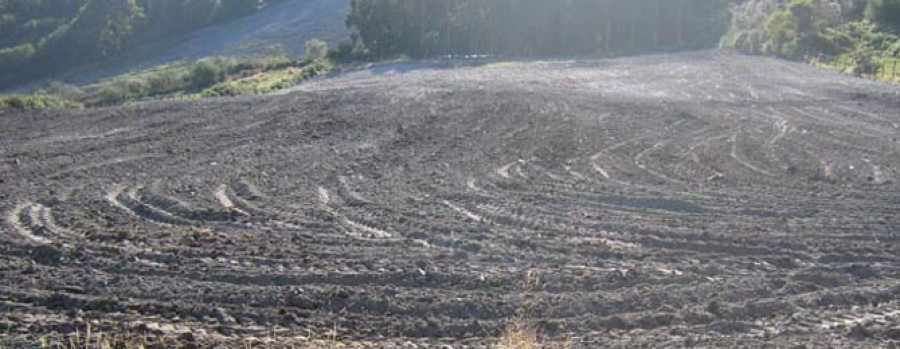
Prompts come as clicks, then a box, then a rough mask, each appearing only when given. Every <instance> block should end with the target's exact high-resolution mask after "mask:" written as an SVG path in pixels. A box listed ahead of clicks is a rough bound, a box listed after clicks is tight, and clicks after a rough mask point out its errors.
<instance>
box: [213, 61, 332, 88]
mask: <svg viewBox="0 0 900 349" xmlns="http://www.w3.org/2000/svg"><path fill="white" fill-rule="evenodd" d="M331 68H332V66H331V63H329V62H328V61H325V60H322V59H319V60H315V61H310V62H309V63H307V64H303V65H297V66H290V67H287V68H281V69H276V70H270V71H264V72H260V73H258V74H253V75H249V76H246V77H243V78H239V79H234V80H231V81H227V82H223V83H220V84H217V85H215V86H213V87H211V88H209V89H206V90H204V91H203V92H202V93H201V94H200V96H201V97H220V96H241V95H258V94H266V93H271V92H275V91H278V90H282V89H285V88H288V87H291V86H294V85H296V84H298V83H300V82H301V81H303V80H306V79H308V78H311V77H314V76H316V75H319V74H322V73H326V72H328V71H330V70H331Z"/></svg>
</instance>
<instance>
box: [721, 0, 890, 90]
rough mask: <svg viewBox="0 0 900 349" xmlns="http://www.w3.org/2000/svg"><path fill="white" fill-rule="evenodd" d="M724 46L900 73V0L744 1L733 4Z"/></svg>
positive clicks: (860, 71)
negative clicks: (898, 65)
mask: <svg viewBox="0 0 900 349" xmlns="http://www.w3.org/2000/svg"><path fill="white" fill-rule="evenodd" d="M733 13H734V15H733V18H732V26H731V29H730V30H729V31H728V33H726V35H725V36H724V37H723V38H722V40H721V43H720V44H721V46H722V47H724V48H733V49H736V50H738V51H741V52H744V53H749V54H761V55H772V56H778V57H782V58H787V59H793V60H807V61H812V62H815V63H817V64H824V65H827V66H831V67H834V68H836V69H839V70H841V71H843V72H845V73H848V74H856V75H868V76H872V77H876V78H881V79H885V80H893V79H896V78H897V77H898V76H900V68H895V66H894V62H895V61H896V59H897V57H898V56H900V40H898V36H897V35H896V32H897V30H898V26H897V25H898V24H900V21H898V20H900V0H868V1H861V0H856V1H853V0H841V1H826V0H790V1H787V2H780V1H777V0H762V1H745V2H743V3H741V4H740V5H739V6H736V7H735V9H734V11H733Z"/></svg>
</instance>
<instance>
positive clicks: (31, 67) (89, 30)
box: [0, 0, 278, 86]
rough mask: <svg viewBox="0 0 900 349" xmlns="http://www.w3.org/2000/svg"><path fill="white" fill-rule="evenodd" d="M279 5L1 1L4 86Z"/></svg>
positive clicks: (254, 1)
mask: <svg viewBox="0 0 900 349" xmlns="http://www.w3.org/2000/svg"><path fill="white" fill-rule="evenodd" d="M274 1H278V0H0V86H4V85H8V84H14V83H20V82H25V81H28V80H30V79H34V78H39V77H44V76H46V75H48V74H53V73H56V72H62V71H65V70H67V69H71V68H73V67H76V66H79V65H82V64H85V63H88V62H92V61H96V60H101V59H104V58H108V57H113V56H115V55H117V54H120V53H122V52H123V51H125V50H126V49H128V48H130V47H133V46H134V45H136V44H138V43H142V42H150V41H153V40H157V39H160V38H164V37H166V36H169V35H173V34H177V33H180V32H185V31H188V30H192V29H196V28H198V27H202V26H206V25H210V24H213V23H217V22H222V21H226V20H229V19H232V18H235V17H238V16H241V15H244V14H247V13H251V12H254V11H257V10H258V9H260V8H262V7H264V6H265V5H267V3H270V2H274Z"/></svg>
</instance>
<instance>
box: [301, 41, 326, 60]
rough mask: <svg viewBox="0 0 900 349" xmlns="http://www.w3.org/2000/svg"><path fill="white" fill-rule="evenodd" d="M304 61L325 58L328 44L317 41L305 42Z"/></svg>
mask: <svg viewBox="0 0 900 349" xmlns="http://www.w3.org/2000/svg"><path fill="white" fill-rule="evenodd" d="M305 46H306V59H308V60H310V61H313V60H317V59H322V58H325V56H327V55H328V44H327V43H325V42H324V41H322V40H319V39H312V40H309V41H307V42H306V44H305Z"/></svg>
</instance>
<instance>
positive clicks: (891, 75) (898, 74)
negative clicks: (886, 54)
mask: <svg viewBox="0 0 900 349" xmlns="http://www.w3.org/2000/svg"><path fill="white" fill-rule="evenodd" d="M879 72H880V73H879V76H878V77H879V78H880V79H882V80H885V81H887V82H890V83H900V58H884V59H882V60H881V65H880V68H879Z"/></svg>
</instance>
